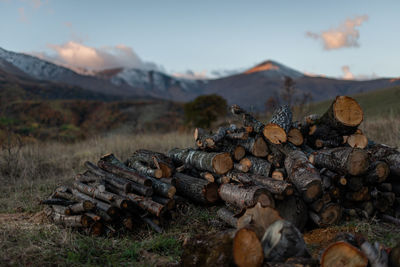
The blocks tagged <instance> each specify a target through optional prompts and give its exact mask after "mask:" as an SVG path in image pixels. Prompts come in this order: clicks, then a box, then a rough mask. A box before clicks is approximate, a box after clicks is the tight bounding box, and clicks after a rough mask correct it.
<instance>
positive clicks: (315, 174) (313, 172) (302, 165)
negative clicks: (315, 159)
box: [285, 150, 322, 202]
mask: <svg viewBox="0 0 400 267" xmlns="http://www.w3.org/2000/svg"><path fill="white" fill-rule="evenodd" d="M285 169H286V172H287V173H288V177H289V180H290V181H291V182H292V183H293V185H294V186H295V187H296V189H297V190H298V192H299V193H300V194H301V195H302V197H303V199H304V201H306V202H312V201H314V200H316V199H317V198H319V197H320V196H321V193H322V183H321V178H320V176H319V171H318V170H317V169H316V168H315V167H314V166H313V165H312V164H311V163H310V162H309V161H308V159H307V156H306V155H305V154H304V153H303V152H301V151H298V150H297V151H293V152H291V153H290V154H289V155H288V156H287V157H286V159H285Z"/></svg>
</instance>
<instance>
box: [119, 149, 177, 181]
mask: <svg viewBox="0 0 400 267" xmlns="http://www.w3.org/2000/svg"><path fill="white" fill-rule="evenodd" d="M137 160H138V161H140V162H142V163H145V164H146V165H147V166H149V167H150V168H152V169H161V171H162V177H165V178H169V177H171V176H172V174H173V173H174V172H175V166H174V164H173V162H172V159H171V158H169V157H167V156H166V155H165V154H163V153H159V152H155V151H151V150H147V149H138V150H136V152H135V153H133V155H132V156H131V157H129V158H128V159H127V161H126V163H127V165H128V166H129V163H130V162H131V161H137Z"/></svg>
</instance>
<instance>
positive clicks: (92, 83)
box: [0, 48, 206, 101]
mask: <svg viewBox="0 0 400 267" xmlns="http://www.w3.org/2000/svg"><path fill="white" fill-rule="evenodd" d="M0 60H1V61H2V62H3V63H4V62H6V63H8V64H3V65H0V68H2V69H3V70H4V71H6V72H11V73H15V71H16V70H18V71H19V72H20V74H21V73H23V74H24V75H25V76H29V77H30V78H33V79H36V80H41V81H51V82H57V83H63V84H67V85H72V86H79V87H81V88H84V89H87V90H90V91H93V92H95V93H101V94H105V95H110V96H124V97H127V98H138V97H139V98H143V97H151V98H162V99H173V100H177V101H187V100H190V99H192V98H194V97H195V96H197V95H199V94H201V90H202V89H203V87H204V84H205V83H206V81H203V80H189V79H181V78H175V77H173V76H169V75H167V74H164V73H161V72H157V71H145V70H139V69H125V68H119V69H113V70H104V71H100V72H97V73H95V74H94V75H82V74H79V73H77V72H75V71H73V70H71V69H68V68H65V67H62V66H59V65H56V64H53V63H50V62H48V61H45V60H42V59H39V58H37V57H34V56H31V55H26V54H22V53H15V52H11V51H7V50H5V49H2V48H0Z"/></svg>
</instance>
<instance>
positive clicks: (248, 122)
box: [231, 105, 264, 133]
mask: <svg viewBox="0 0 400 267" xmlns="http://www.w3.org/2000/svg"><path fill="white" fill-rule="evenodd" d="M231 112H232V114H234V115H242V119H243V124H244V126H248V127H251V128H252V131H253V132H255V133H262V132H263V129H264V124H263V123H262V122H260V121H258V120H257V119H256V118H254V116H253V115H251V114H250V113H248V112H247V111H245V110H244V109H242V108H241V107H239V106H238V105H232V106H231Z"/></svg>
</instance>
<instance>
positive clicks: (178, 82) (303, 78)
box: [0, 48, 400, 110]
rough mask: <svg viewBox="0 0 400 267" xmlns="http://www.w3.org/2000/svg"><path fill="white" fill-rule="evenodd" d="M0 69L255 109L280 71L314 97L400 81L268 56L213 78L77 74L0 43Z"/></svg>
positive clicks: (275, 92) (115, 93) (125, 71)
mask: <svg viewBox="0 0 400 267" xmlns="http://www.w3.org/2000/svg"><path fill="white" fill-rule="evenodd" d="M0 70H1V71H2V72H3V74H4V73H8V74H12V75H14V76H18V77H24V78H27V79H29V81H30V84H32V82H33V81H34V80H36V81H37V83H38V84H41V83H42V84H43V82H51V83H52V86H54V84H60V86H61V87H63V88H66V87H65V85H67V86H72V87H73V88H75V89H74V90H76V89H77V88H81V89H82V90H85V91H84V92H85V99H86V98H87V97H88V96H90V92H92V93H93V95H94V97H95V98H97V99H98V97H99V94H100V95H101V96H102V98H103V96H105V97H106V98H107V97H109V98H110V99H117V98H123V99H138V98H158V99H168V100H173V101H183V102H185V101H189V100H192V99H194V98H195V97H196V96H199V95H202V94H218V95H221V96H223V97H224V98H225V99H227V101H228V103H230V104H233V103H235V104H239V105H242V106H244V107H246V108H248V107H252V108H254V109H258V110H262V109H263V108H264V103H265V102H266V100H267V99H268V98H270V97H271V96H279V94H280V90H281V88H282V86H283V81H284V79H285V77H291V78H292V79H293V80H294V81H295V83H296V86H297V88H298V94H299V95H301V94H303V93H310V94H311V95H312V97H313V100H315V101H319V100H325V99H329V98H332V97H334V96H336V95H339V94H350V95H351V94H355V93H360V92H364V91H371V90H376V89H380V88H387V87H391V86H395V85H399V84H400V80H397V79H390V78H388V79H375V80H369V81H354V80H340V79H333V78H324V77H311V76H307V75H305V74H303V73H301V72H299V71H297V70H294V69H292V68H289V67H287V66H285V65H283V64H280V63H278V62H276V61H272V60H267V61H264V62H262V63H260V64H258V65H256V66H254V67H253V68H250V69H248V70H246V71H244V72H242V73H238V74H235V75H230V76H227V77H223V78H218V79H197V80H196V79H193V80H192V79H185V78H180V77H175V76H172V75H168V74H166V73H162V72H159V71H154V70H151V71H148V70H140V69H134V68H115V69H108V70H102V71H97V72H92V75H83V74H79V73H77V72H75V71H73V70H70V69H68V68H65V67H62V66H58V65H56V64H53V63H51V62H47V61H45V60H42V59H39V58H37V57H34V56H30V55H26V54H22V53H15V52H10V51H7V50H4V49H2V48H0ZM3 76H4V77H5V75H3ZM10 77H11V76H10ZM52 88H53V87H52ZM1 89H2V87H1V84H0V90H1ZM74 92H75V93H76V91H74ZM75 93H74V94H75ZM88 94H89V95H88Z"/></svg>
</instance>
